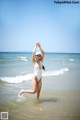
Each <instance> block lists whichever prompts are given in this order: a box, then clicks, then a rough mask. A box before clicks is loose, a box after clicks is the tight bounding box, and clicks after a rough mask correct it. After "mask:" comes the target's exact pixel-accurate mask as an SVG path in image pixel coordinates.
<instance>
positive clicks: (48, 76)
mask: <svg viewBox="0 0 80 120" xmlns="http://www.w3.org/2000/svg"><path fill="white" fill-rule="evenodd" d="M43 64H44V66H45V68H46V71H43V79H42V82H43V84H42V90H41V95H40V99H39V100H37V99H36V95H35V94H24V95H22V96H21V97H20V96H18V92H19V90H20V89H31V88H32V80H31V78H32V75H33V66H32V63H31V53H0V112H8V119H9V120H80V54H76V53H75V54H71V53H69V54H68V53H46V54H45V59H44V62H43Z"/></svg>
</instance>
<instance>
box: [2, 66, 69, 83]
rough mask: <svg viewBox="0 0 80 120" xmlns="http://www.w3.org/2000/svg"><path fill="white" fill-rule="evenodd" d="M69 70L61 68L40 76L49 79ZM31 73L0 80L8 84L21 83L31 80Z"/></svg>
mask: <svg viewBox="0 0 80 120" xmlns="http://www.w3.org/2000/svg"><path fill="white" fill-rule="evenodd" d="M68 71H69V68H62V69H60V70H51V71H46V72H44V73H43V74H42V76H43V77H48V76H49V77H50V76H59V75H61V74H64V73H65V72H68ZM32 75H33V74H32V73H30V74H26V75H23V76H16V77H1V78H0V79H1V80H2V81H5V82H8V83H21V82H24V81H29V80H32Z"/></svg>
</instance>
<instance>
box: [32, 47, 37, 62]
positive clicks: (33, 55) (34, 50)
mask: <svg viewBox="0 0 80 120" xmlns="http://www.w3.org/2000/svg"><path fill="white" fill-rule="evenodd" d="M36 49H37V45H35V47H34V49H33V52H32V63H33V64H34V63H35V52H36Z"/></svg>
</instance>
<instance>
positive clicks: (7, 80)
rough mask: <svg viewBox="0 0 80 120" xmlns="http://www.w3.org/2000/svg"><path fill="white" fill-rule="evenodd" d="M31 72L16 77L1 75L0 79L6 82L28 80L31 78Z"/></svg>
mask: <svg viewBox="0 0 80 120" xmlns="http://www.w3.org/2000/svg"><path fill="white" fill-rule="evenodd" d="M32 75H33V74H27V75H23V76H16V77H1V80H3V81H6V82H8V83H21V82H23V81H28V80H31V79H32Z"/></svg>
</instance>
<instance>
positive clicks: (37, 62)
mask: <svg viewBox="0 0 80 120" xmlns="http://www.w3.org/2000/svg"><path fill="white" fill-rule="evenodd" d="M37 48H39V49H40V51H41V52H39V51H38V52H36V49H37ZM43 59H44V51H43V49H42V48H41V45H40V43H36V45H35V48H34V49H33V53H32V63H33V66H34V75H33V78H32V90H21V91H20V92H19V95H21V94H23V93H31V94H34V93H36V94H37V99H39V96H40V91H41V86H42V64H41V62H42V61H43Z"/></svg>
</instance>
